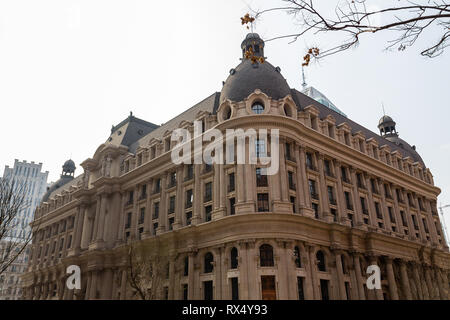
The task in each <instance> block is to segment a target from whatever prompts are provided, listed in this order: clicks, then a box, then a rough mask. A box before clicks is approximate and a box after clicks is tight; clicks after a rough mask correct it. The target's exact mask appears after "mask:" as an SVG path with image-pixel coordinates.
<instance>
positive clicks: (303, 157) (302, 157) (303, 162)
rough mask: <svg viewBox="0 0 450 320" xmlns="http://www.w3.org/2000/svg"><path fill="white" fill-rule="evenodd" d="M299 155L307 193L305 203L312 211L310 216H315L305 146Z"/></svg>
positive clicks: (301, 147) (300, 149)
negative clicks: (307, 172)
mask: <svg viewBox="0 0 450 320" xmlns="http://www.w3.org/2000/svg"><path fill="white" fill-rule="evenodd" d="M299 153H300V168H299V169H298V170H299V171H300V172H301V178H302V179H301V182H302V184H303V190H304V191H305V192H304V193H303V195H304V201H305V206H306V207H307V208H308V209H311V210H310V216H312V217H313V216H314V211H313V210H312V205H311V203H312V201H311V193H310V192H309V185H308V176H307V174H306V153H305V147H304V146H303V145H301V146H299Z"/></svg>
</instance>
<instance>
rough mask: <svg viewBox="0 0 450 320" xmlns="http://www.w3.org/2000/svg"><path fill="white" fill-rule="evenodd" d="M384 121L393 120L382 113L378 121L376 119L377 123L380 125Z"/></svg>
mask: <svg viewBox="0 0 450 320" xmlns="http://www.w3.org/2000/svg"><path fill="white" fill-rule="evenodd" d="M386 122H395V121H394V120H393V119H392V118H391V117H389V116H387V115H384V116H382V117H381V119H380V121H378V125H381V124H382V123H386Z"/></svg>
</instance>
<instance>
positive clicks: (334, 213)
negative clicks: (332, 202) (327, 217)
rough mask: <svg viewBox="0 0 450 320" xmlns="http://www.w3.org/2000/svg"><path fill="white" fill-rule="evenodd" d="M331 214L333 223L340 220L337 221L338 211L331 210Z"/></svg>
mask: <svg viewBox="0 0 450 320" xmlns="http://www.w3.org/2000/svg"><path fill="white" fill-rule="evenodd" d="M330 212H331V215H332V216H333V221H334V222H337V220H338V219H337V211H336V209H334V208H331V209H330Z"/></svg>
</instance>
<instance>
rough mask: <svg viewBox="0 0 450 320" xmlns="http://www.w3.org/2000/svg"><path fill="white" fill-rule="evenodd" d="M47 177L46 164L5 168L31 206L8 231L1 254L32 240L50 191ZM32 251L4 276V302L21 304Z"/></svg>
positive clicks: (0, 289)
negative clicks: (9, 246)
mask: <svg viewBox="0 0 450 320" xmlns="http://www.w3.org/2000/svg"><path fill="white" fill-rule="evenodd" d="M47 177H48V171H46V172H42V163H34V161H31V162H30V163H28V162H27V161H23V162H20V161H19V160H17V159H16V160H15V161H14V167H12V168H10V167H9V166H5V170H4V173H3V179H5V180H9V181H15V184H16V185H17V186H19V189H21V190H24V192H25V199H24V202H25V204H27V206H26V208H24V209H23V210H21V211H20V212H19V213H18V214H17V216H16V217H14V219H15V220H14V221H15V222H14V228H11V229H10V230H8V233H7V235H6V236H5V237H2V240H3V241H2V242H0V253H1V252H2V251H3V250H2V248H4V247H5V246H6V245H7V243H8V242H14V243H18V242H25V241H26V240H27V239H29V237H30V232H31V229H30V226H29V225H30V223H31V222H32V221H33V214H34V210H35V209H36V207H37V205H38V204H39V203H40V202H41V199H42V196H43V195H44V193H45V191H46V186H47ZM22 188H23V189H22ZM18 248H21V246H18ZM29 251H30V249H29V248H27V249H26V250H24V251H23V252H22V253H21V254H20V255H19V256H18V257H17V259H16V260H15V261H14V262H13V263H12V264H11V265H9V267H8V268H7V269H6V270H5V271H4V272H3V273H2V274H1V275H0V300H17V299H19V298H20V297H21V289H20V276H21V274H22V273H23V272H24V271H26V267H27V265H28V259H29Z"/></svg>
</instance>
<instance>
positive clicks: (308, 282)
mask: <svg viewBox="0 0 450 320" xmlns="http://www.w3.org/2000/svg"><path fill="white" fill-rule="evenodd" d="M299 249H300V257H301V261H302V262H303V261H304V262H305V263H304V268H305V271H306V277H305V299H306V300H314V289H313V281H312V272H311V264H312V261H311V259H310V256H309V247H307V246H305V245H304V244H303V243H300V244H299Z"/></svg>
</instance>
